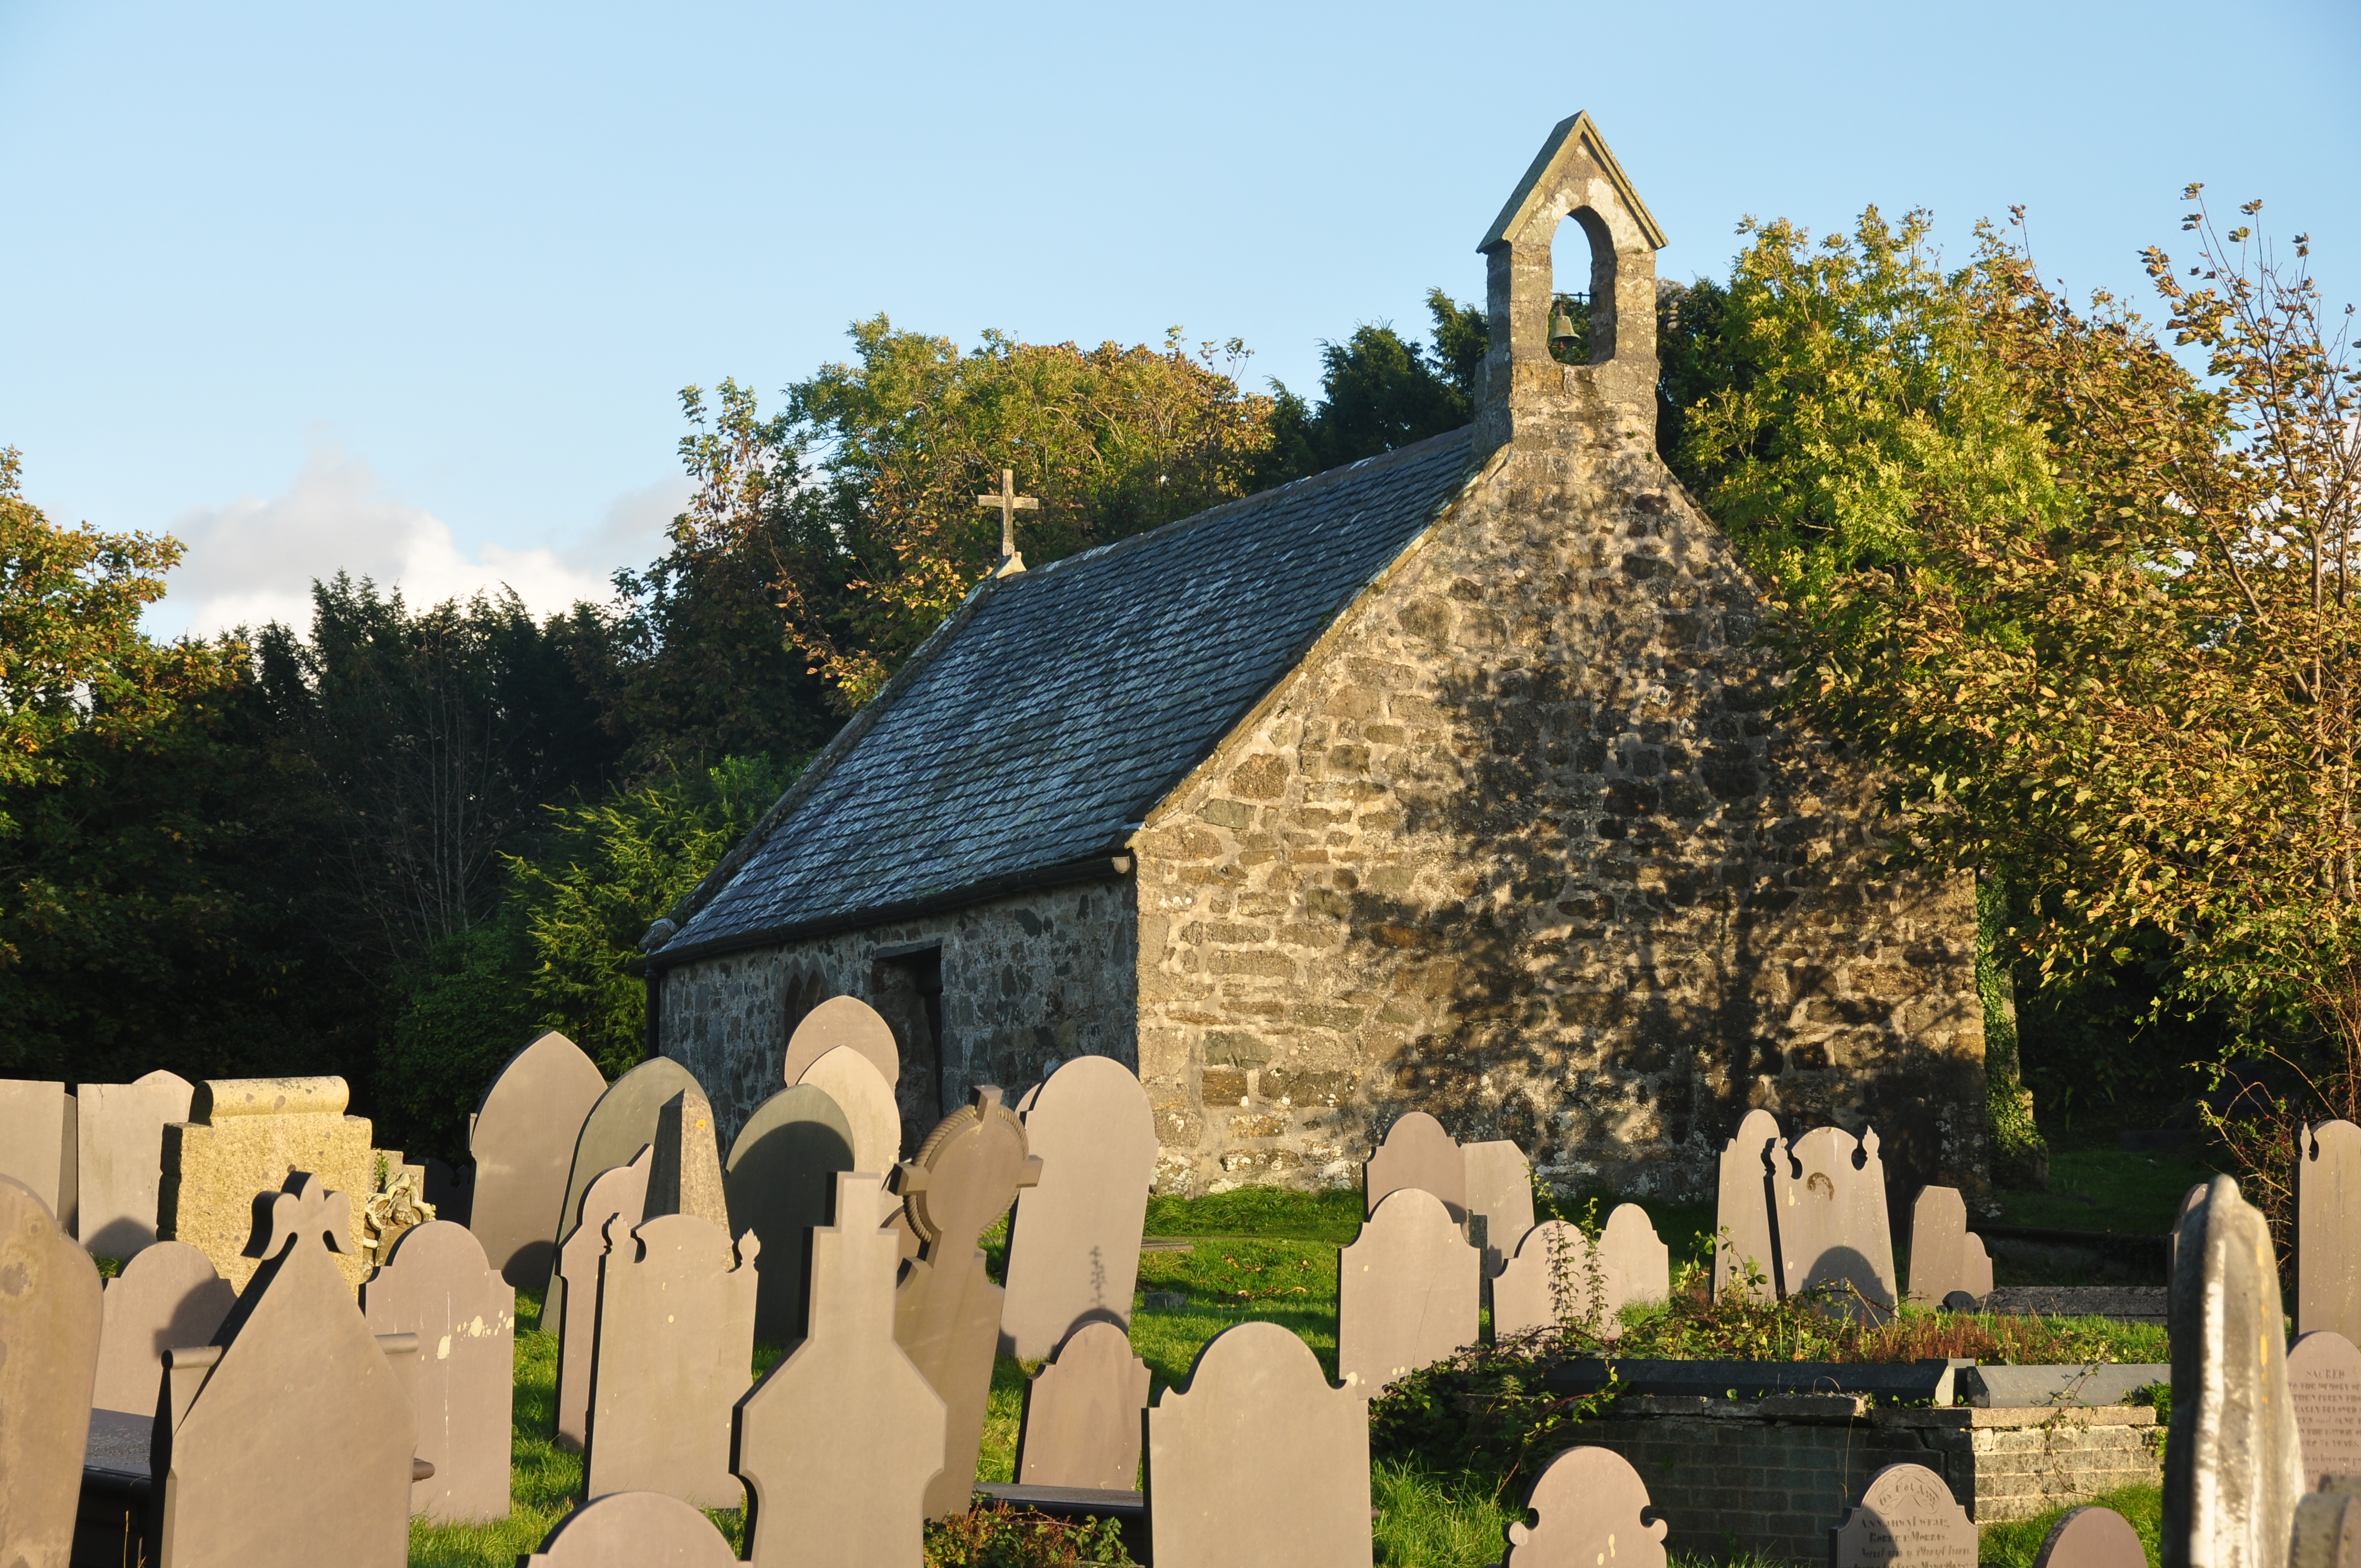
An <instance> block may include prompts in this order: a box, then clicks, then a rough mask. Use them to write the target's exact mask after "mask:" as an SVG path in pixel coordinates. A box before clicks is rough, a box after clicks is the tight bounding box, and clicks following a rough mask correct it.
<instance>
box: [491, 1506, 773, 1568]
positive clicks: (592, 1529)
mask: <svg viewBox="0 0 2361 1568" xmlns="http://www.w3.org/2000/svg"><path fill="white" fill-rule="evenodd" d="M737 1561H738V1554H737V1553H736V1552H732V1551H731V1550H730V1541H729V1538H728V1537H727V1536H724V1535H723V1534H722V1533H721V1532H720V1531H719V1530H716V1529H714V1528H713V1521H712V1520H711V1519H707V1518H706V1517H705V1515H704V1514H703V1513H701V1512H699V1511H698V1510H697V1509H696V1508H690V1507H689V1506H688V1505H687V1504H686V1503H684V1502H682V1501H681V1500H680V1499H679V1498H678V1497H669V1496H667V1495H666V1494H664V1493H663V1492H616V1493H613V1494H612V1495H610V1496H608V1497H599V1498H597V1499H595V1500H594V1501H591V1502H588V1503H585V1504H583V1505H582V1506H581V1507H580V1508H576V1509H575V1510H574V1511H573V1512H572V1513H570V1514H568V1515H566V1517H565V1518H564V1519H560V1520H558V1521H557V1528H556V1529H555V1530H551V1531H550V1532H549V1534H548V1535H547V1536H546V1537H545V1538H544V1540H543V1541H542V1543H541V1550H540V1551H539V1552H529V1553H527V1554H526V1555H525V1556H523V1557H522V1558H519V1559H518V1563H520V1565H521V1568H731V1565H732V1564H734V1563H736V1562H737Z"/></svg>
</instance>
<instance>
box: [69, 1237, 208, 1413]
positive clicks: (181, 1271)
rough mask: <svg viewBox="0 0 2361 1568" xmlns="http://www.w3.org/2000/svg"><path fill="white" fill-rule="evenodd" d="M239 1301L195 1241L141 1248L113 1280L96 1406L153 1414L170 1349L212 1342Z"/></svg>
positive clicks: (93, 1401)
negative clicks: (167, 1352)
mask: <svg viewBox="0 0 2361 1568" xmlns="http://www.w3.org/2000/svg"><path fill="white" fill-rule="evenodd" d="M236 1304H237V1292H236V1291H235V1290H233V1289H231V1288H229V1281H228V1280H226V1279H224V1278H223V1277H221V1274H220V1272H219V1271H218V1270H216V1269H215V1268H214V1265H213V1259H211V1258H209V1257H207V1256H206V1255H204V1254H203V1253H201V1252H199V1251H198V1250H197V1249H196V1248H194V1247H192V1246H191V1245H189V1244H188V1243H186V1242H157V1243H156V1244H154V1245H151V1246H146V1247H142V1248H141V1249H140V1250H139V1255H138V1256H137V1257H135V1258H133V1259H132V1260H131V1261H130V1262H129V1263H127V1264H126V1265H124V1266H123V1272H122V1273H120V1274H118V1275H116V1276H115V1277H114V1278H112V1279H110V1280H108V1281H107V1282H106V1295H105V1297H104V1305H103V1307H102V1311H103V1313H104V1323H103V1326H102V1327H101V1329H100V1331H99V1335H98V1382H97V1384H96V1386H95V1387H93V1388H92V1390H91V1395H90V1402H91V1406H92V1408H93V1409H101V1410H118V1411H121V1412H123V1413H124V1414H126V1415H133V1416H147V1417H149V1418H151V1419H152V1418H153V1417H154V1416H155V1414H156V1397H157V1393H158V1391H159V1389H161V1388H162V1387H163V1384H164V1353H165V1352H166V1351H168V1350H170V1349H172V1348H174V1347H175V1346H178V1345H184V1344H207V1343H212V1340H213V1337H214V1332H216V1331H217V1330H219V1329H220V1327H221V1326H222V1320H223V1319H225V1318H226V1317H228V1316H229V1310H230V1309H231V1308H232V1307H234V1306H236Z"/></svg>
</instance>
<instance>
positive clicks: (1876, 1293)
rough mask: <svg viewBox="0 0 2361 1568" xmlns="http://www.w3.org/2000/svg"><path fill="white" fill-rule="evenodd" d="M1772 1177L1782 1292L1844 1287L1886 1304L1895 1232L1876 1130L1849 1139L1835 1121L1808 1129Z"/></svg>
mask: <svg viewBox="0 0 2361 1568" xmlns="http://www.w3.org/2000/svg"><path fill="white" fill-rule="evenodd" d="M1856 1161H1859V1163H1858V1164H1856ZM1773 1175H1774V1177H1775V1180H1774V1182H1773V1190H1774V1191H1775V1193H1776V1196H1777V1198H1778V1202H1779V1221H1778V1228H1779V1278H1780V1284H1781V1286H1782V1288H1784V1290H1785V1292H1786V1293H1787V1294H1788V1295H1790V1296H1795V1295H1799V1294H1801V1293H1802V1292H1804V1291H1806V1290H1809V1289H1811V1288H1813V1287H1815V1286H1818V1285H1824V1284H1831V1285H1837V1286H1839V1287H1845V1286H1850V1288H1852V1289H1854V1290H1858V1291H1860V1292H1861V1297H1862V1299H1864V1300H1867V1301H1869V1302H1870V1303H1872V1305H1875V1306H1878V1307H1891V1306H1893V1305H1894V1301H1895V1295H1894V1232H1893V1228H1892V1227H1891V1226H1890V1225H1889V1224H1888V1223H1886V1216H1885V1162H1884V1161H1883V1160H1882V1159H1880V1158H1879V1157H1878V1155H1877V1131H1876V1129H1875V1128H1870V1129H1867V1130H1865V1131H1864V1132H1863V1133H1862V1134H1861V1136H1860V1137H1859V1138H1855V1137H1854V1136H1853V1135H1851V1134H1850V1133H1848V1132H1846V1131H1845V1130H1844V1129H1843V1128H1841V1127H1814V1128H1813V1129H1812V1130H1811V1131H1810V1132H1808V1133H1806V1134H1805V1135H1803V1136H1802V1137H1800V1138H1797V1139H1796V1140H1795V1142H1794V1143H1793V1144H1792V1145H1790V1146H1788V1149H1787V1153H1786V1157H1785V1158H1784V1160H1783V1161H1781V1162H1780V1168H1779V1169H1777V1170H1776V1171H1774V1172H1773Z"/></svg>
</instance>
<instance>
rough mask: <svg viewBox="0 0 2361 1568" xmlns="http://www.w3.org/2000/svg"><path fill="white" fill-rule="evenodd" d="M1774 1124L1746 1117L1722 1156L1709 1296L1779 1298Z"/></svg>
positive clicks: (1780, 1152) (1778, 1142)
mask: <svg viewBox="0 0 2361 1568" xmlns="http://www.w3.org/2000/svg"><path fill="white" fill-rule="evenodd" d="M1785 1158H1786V1143H1785V1140H1784V1139H1782V1138H1781V1137H1780V1135H1779V1118H1778V1117H1776V1116H1773V1114H1771V1113H1770V1112H1768V1111H1763V1110H1754V1111H1749V1112H1748V1113H1746V1115H1745V1117H1744V1119H1743V1120H1741V1122H1740V1123H1739V1124H1738V1131H1737V1132H1736V1133H1734V1134H1732V1135H1730V1142H1729V1143H1728V1144H1726V1145H1724V1146H1723V1147H1722V1151H1721V1187H1720V1197H1719V1202H1718V1203H1717V1205H1716V1207H1715V1210H1714V1225H1715V1228H1716V1230H1717V1232H1718V1233H1719V1234H1717V1235H1716V1237H1715V1241H1714V1249H1713V1293H1714V1294H1715V1295H1716V1296H1719V1295H1720V1294H1721V1293H1722V1292H1723V1291H1725V1290H1727V1289H1729V1288H1730V1286H1732V1285H1733V1284H1735V1285H1740V1286H1745V1285H1746V1284H1747V1281H1748V1280H1749V1279H1750V1278H1752V1279H1753V1280H1754V1284H1753V1285H1752V1294H1753V1295H1754V1297H1755V1298H1756V1299H1759V1300H1764V1301H1768V1300H1773V1299H1776V1298H1777V1296H1778V1294H1779V1246H1778V1236H1777V1232H1776V1231H1775V1230H1774V1229H1773V1225H1772V1218H1771V1214H1772V1201H1771V1188H1772V1168H1773V1165H1774V1164H1776V1165H1781V1166H1784V1163H1785Z"/></svg>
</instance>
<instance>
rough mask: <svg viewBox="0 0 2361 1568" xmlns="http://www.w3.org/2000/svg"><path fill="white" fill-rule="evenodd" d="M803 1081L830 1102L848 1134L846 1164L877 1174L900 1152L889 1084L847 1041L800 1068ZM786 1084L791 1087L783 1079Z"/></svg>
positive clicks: (899, 1131)
mask: <svg viewBox="0 0 2361 1568" xmlns="http://www.w3.org/2000/svg"><path fill="white" fill-rule="evenodd" d="M796 1082H798V1083H807V1084H809V1085H811V1086H812V1087H813V1088H814V1089H817V1090H818V1091H821V1092H822V1093H824V1094H826V1095H827V1096H828V1097H829V1099H830V1100H833V1101H835V1102H836V1108H837V1109H838V1110H840V1111H841V1112H843V1113H844V1124H845V1126H846V1128H847V1129H848V1130H849V1131H850V1132H851V1134H852V1168H853V1169H854V1170H866V1171H871V1172H873V1173H875V1174H877V1175H880V1176H883V1175H884V1174H886V1173H887V1172H889V1171H891V1170H892V1169H893V1168H894V1167H895V1162H897V1161H898V1160H900V1159H901V1157H902V1108H901V1107H900V1106H899V1105H897V1104H895V1102H894V1084H893V1082H892V1080H889V1079H888V1078H886V1076H885V1075H884V1073H882V1072H879V1071H878V1070H877V1064H876V1063H875V1062H873V1061H871V1060H870V1059H869V1058H867V1057H865V1056H863V1055H862V1054H861V1052H859V1051H858V1050H855V1049H854V1048H853V1047H851V1046H839V1047H836V1049H834V1050H832V1051H829V1052H828V1053H827V1054H826V1055H824V1056H822V1057H821V1058H819V1059H818V1061H816V1062H814V1063H812V1064H811V1066H810V1067H808V1068H807V1069H804V1075H803V1077H802V1078H800V1079H798V1080H796ZM789 1087H790V1088H792V1087H794V1086H793V1085H789Z"/></svg>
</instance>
